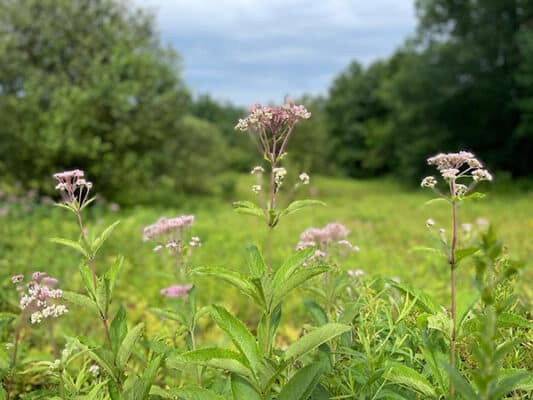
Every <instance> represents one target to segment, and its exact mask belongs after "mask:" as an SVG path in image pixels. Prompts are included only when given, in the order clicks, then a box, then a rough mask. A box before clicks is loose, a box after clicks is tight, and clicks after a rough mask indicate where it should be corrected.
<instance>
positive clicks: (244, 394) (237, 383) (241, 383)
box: [231, 374, 261, 400]
mask: <svg viewBox="0 0 533 400" xmlns="http://www.w3.org/2000/svg"><path fill="white" fill-rule="evenodd" d="M231 392H232V393H233V400H241V399H246V400H261V396H260V395H259V393H258V392H257V390H256V389H255V388H254V387H253V386H252V384H251V383H250V382H248V381H247V380H246V379H244V378H242V377H240V376H239V375H237V374H231Z"/></svg>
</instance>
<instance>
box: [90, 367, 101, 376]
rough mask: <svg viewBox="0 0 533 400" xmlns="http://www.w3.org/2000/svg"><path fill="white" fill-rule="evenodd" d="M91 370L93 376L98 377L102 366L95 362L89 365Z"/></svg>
mask: <svg viewBox="0 0 533 400" xmlns="http://www.w3.org/2000/svg"><path fill="white" fill-rule="evenodd" d="M89 372H90V373H91V375H92V376H93V377H95V378H98V375H100V367H99V366H98V365H96V364H93V365H91V366H90V367H89Z"/></svg>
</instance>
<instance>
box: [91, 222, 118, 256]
mask: <svg viewBox="0 0 533 400" xmlns="http://www.w3.org/2000/svg"><path fill="white" fill-rule="evenodd" d="M118 224H120V221H116V222H114V223H112V224H111V225H110V226H108V227H107V228H106V229H105V230H104V231H103V232H102V234H101V235H100V236H98V237H97V238H96V239H95V240H94V242H93V243H92V245H91V250H92V252H93V255H96V253H98V250H100V247H102V245H103V244H104V243H105V241H106V240H107V238H109V236H110V235H111V233H112V232H113V230H114V229H115V228H116V227H117V225H118Z"/></svg>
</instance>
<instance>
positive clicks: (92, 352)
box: [85, 345, 117, 380]
mask: <svg viewBox="0 0 533 400" xmlns="http://www.w3.org/2000/svg"><path fill="white" fill-rule="evenodd" d="M85 349H86V350H87V354H88V355H89V357H90V358H92V359H93V360H94V361H95V362H96V363H97V364H98V365H99V366H100V367H101V368H102V369H104V370H105V371H106V372H107V373H108V374H109V376H111V378H113V380H116V375H117V374H116V369H115V367H114V364H113V353H111V351H109V350H107V349H104V348H102V347H98V348H96V349H90V348H89V347H88V346H86V345H85Z"/></svg>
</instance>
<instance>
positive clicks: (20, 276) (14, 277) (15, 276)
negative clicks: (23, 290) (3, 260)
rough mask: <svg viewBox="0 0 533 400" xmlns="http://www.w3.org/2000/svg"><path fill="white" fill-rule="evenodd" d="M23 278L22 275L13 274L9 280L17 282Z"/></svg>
mask: <svg viewBox="0 0 533 400" xmlns="http://www.w3.org/2000/svg"><path fill="white" fill-rule="evenodd" d="M23 279H24V275H13V276H12V277H11V282H13V283H19V282H21V281H22V280H23Z"/></svg>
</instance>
